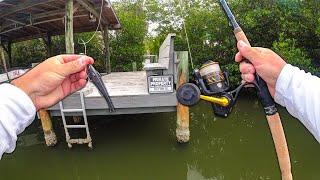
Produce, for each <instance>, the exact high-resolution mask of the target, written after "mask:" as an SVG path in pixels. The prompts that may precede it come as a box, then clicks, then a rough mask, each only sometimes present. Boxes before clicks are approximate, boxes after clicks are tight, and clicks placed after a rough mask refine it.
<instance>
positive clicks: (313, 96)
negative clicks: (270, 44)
mask: <svg viewBox="0 0 320 180" xmlns="http://www.w3.org/2000/svg"><path fill="white" fill-rule="evenodd" d="M275 101H276V102H277V103H278V104H280V105H282V106H284V107H286V108H287V110H288V112H289V113H290V114H291V115H292V116H294V117H296V118H298V119H299V120H300V121H301V122H302V123H303V124H304V126H305V127H306V128H307V129H308V130H309V131H310V132H311V133H312V135H313V136H314V137H315V138H316V139H317V141H318V142H319V143H320V78H318V77H316V76H313V75H311V74H310V73H306V72H305V71H303V70H300V69H299V68H297V67H294V66H292V65H290V64H287V65H286V66H285V67H284V68H283V69H282V71H281V73H280V76H279V78H278V80H277V83H276V93H275Z"/></svg>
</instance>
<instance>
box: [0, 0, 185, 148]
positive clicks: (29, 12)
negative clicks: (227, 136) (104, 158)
mask: <svg viewBox="0 0 320 180" xmlns="http://www.w3.org/2000/svg"><path fill="white" fill-rule="evenodd" d="M3 2H4V3H3V4H4V5H2V6H0V17H1V18H2V19H3V21H4V24H6V26H4V27H3V28H0V36H1V41H0V46H1V47H3V50H4V51H5V52H6V54H7V56H8V66H9V67H10V66H11V65H12V55H11V53H12V48H11V45H12V43H15V42H19V41H24V40H30V39H36V38H42V39H43V41H44V44H45V47H46V50H47V56H48V57H51V56H52V37H53V36H55V35H62V34H64V35H65V45H66V53H67V54H74V53H75V52H74V39H73V36H74V32H88V31H94V30H96V29H97V25H98V24H96V23H97V22H96V23H92V20H94V18H96V19H99V18H100V19H99V22H101V25H100V26H101V35H102V37H103V43H104V49H103V53H104V60H105V66H106V72H107V73H108V74H106V75H103V81H104V83H105V84H106V87H107V89H108V91H109V94H110V96H111V99H112V101H113V104H114V106H115V108H116V112H112V113H110V112H109V110H108V106H107V103H106V101H105V99H104V98H103V97H102V96H101V95H100V94H99V92H98V91H97V89H96V87H95V86H94V85H93V84H91V83H90V82H89V83H88V84H87V86H86V87H85V88H84V89H83V90H81V91H80V92H76V93H74V94H72V95H70V96H69V97H67V98H65V99H64V100H63V101H61V102H59V103H58V104H56V105H54V106H53V107H50V108H48V109H41V110H39V112H38V114H39V117H40V119H41V123H42V128H43V132H44V136H45V141H46V144H47V145H48V146H54V145H55V144H56V143H57V137H56V135H55V133H54V129H53V126H52V122H51V119H50V115H51V116H62V120H63V124H64V129H65V132H66V141H67V143H68V146H69V147H72V144H73V143H77V144H84V143H87V144H88V146H89V147H92V139H91V136H90V132H89V126H88V121H87V116H92V115H118V114H141V113H158V112H172V111H177V131H176V134H177V139H178V141H179V142H188V140H189V136H190V132H189V109H188V107H184V106H182V105H181V104H178V102H177V99H176V89H177V88H178V87H179V85H181V84H183V83H185V82H186V81H188V68H189V67H188V52H186V51H183V52H176V51H175V50H174V37H175V34H169V35H168V36H167V37H166V39H165V40H164V42H163V43H162V45H161V47H160V49H159V54H158V61H157V62H150V60H146V61H145V63H144V68H143V71H137V72H136V71H135V72H112V73H110V72H111V66H110V63H111V62H110V51H109V43H110V42H109V37H108V35H109V32H108V31H109V30H117V29H120V28H121V24H120V21H119V19H118V17H117V15H116V13H115V11H114V9H113V8H112V5H111V2H110V1H109V0H103V1H93V0H76V1H73V0H65V1H23V0H17V1H14V2H11V1H10V0H4V1H3ZM9 4H10V7H7V6H8V5H9ZM55 7H64V8H59V9H56V8H55ZM38 9H43V10H44V11H45V12H39V11H38ZM99 9H100V10H101V14H102V15H101V16H100V13H99V12H98V11H97V10H99ZM91 15H92V17H91ZM22 22H23V23H22ZM4 51H2V48H0V53H1V54H4ZM93 58H95V57H93ZM128 58H130V57H128ZM3 59H4V58H3ZM116 61H117V60H116V59H114V60H112V62H113V63H117V62H116ZM5 63H6V61H4V64H5ZM65 116H73V117H74V120H75V122H76V121H77V119H78V120H79V118H77V117H79V116H82V117H83V119H84V123H85V124H67V122H66V118H65ZM79 128H85V129H86V132H87V137H86V138H85V139H71V138H70V136H69V132H68V129H79Z"/></svg>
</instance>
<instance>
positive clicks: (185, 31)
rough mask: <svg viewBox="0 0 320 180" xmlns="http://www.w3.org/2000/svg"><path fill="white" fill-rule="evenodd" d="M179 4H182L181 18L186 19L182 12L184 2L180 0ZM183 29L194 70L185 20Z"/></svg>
mask: <svg viewBox="0 0 320 180" xmlns="http://www.w3.org/2000/svg"><path fill="white" fill-rule="evenodd" d="M179 3H180V8H179V9H180V15H181V17H183V18H184V16H183V11H182V8H183V7H184V6H183V4H182V0H179ZM182 24H183V29H184V33H185V36H186V41H187V45H188V52H189V55H190V62H191V67H192V69H194V64H193V58H192V54H191V48H190V43H189V36H188V32H187V28H186V23H185V19H183V23H182Z"/></svg>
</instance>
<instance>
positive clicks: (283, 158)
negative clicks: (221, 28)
mask: <svg viewBox="0 0 320 180" xmlns="http://www.w3.org/2000/svg"><path fill="white" fill-rule="evenodd" d="M219 2H220V6H221V8H222V10H223V11H224V13H225V14H226V16H227V18H228V20H229V22H230V25H231V27H232V28H233V33H234V36H235V37H236V39H237V41H244V42H245V43H246V44H247V45H249V46H251V45H250V42H249V40H248V38H247V36H246V34H245V33H244V31H243V30H242V29H241V27H240V26H239V24H238V23H237V21H236V19H235V17H234V15H233V13H232V11H231V10H230V8H229V6H228V4H227V2H226V1H225V0H220V1H219ZM255 84H256V86H257V88H258V97H259V99H260V102H261V104H262V106H263V108H264V111H265V114H266V117H267V120H268V124H269V127H270V130H271V134H272V138H273V141H274V145H275V148H276V152H277V157H278V161H279V166H280V170H281V175H282V179H283V180H292V173H291V164H290V156H289V151H288V146H287V142H286V137H285V134H284V130H283V127H282V124H281V119H280V116H279V113H278V111H277V108H276V107H275V102H274V100H273V98H272V96H271V95H270V93H269V90H268V86H267V84H266V82H265V81H264V80H263V79H262V78H260V77H259V75H257V74H256V73H255Z"/></svg>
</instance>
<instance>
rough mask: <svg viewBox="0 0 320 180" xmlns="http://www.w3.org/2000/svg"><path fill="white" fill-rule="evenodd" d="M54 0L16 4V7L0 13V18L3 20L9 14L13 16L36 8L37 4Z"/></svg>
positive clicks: (38, 0)
mask: <svg viewBox="0 0 320 180" xmlns="http://www.w3.org/2000/svg"><path fill="white" fill-rule="evenodd" d="M53 1H54V0H46V1H44V0H28V1H25V2H24V3H21V4H18V5H16V6H12V8H8V9H6V10H5V11H3V12H1V13H0V18H3V17H5V16H8V15H10V14H14V13H16V12H19V11H22V10H24V9H28V8H31V7H34V6H37V5H39V4H44V3H48V2H53Z"/></svg>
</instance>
